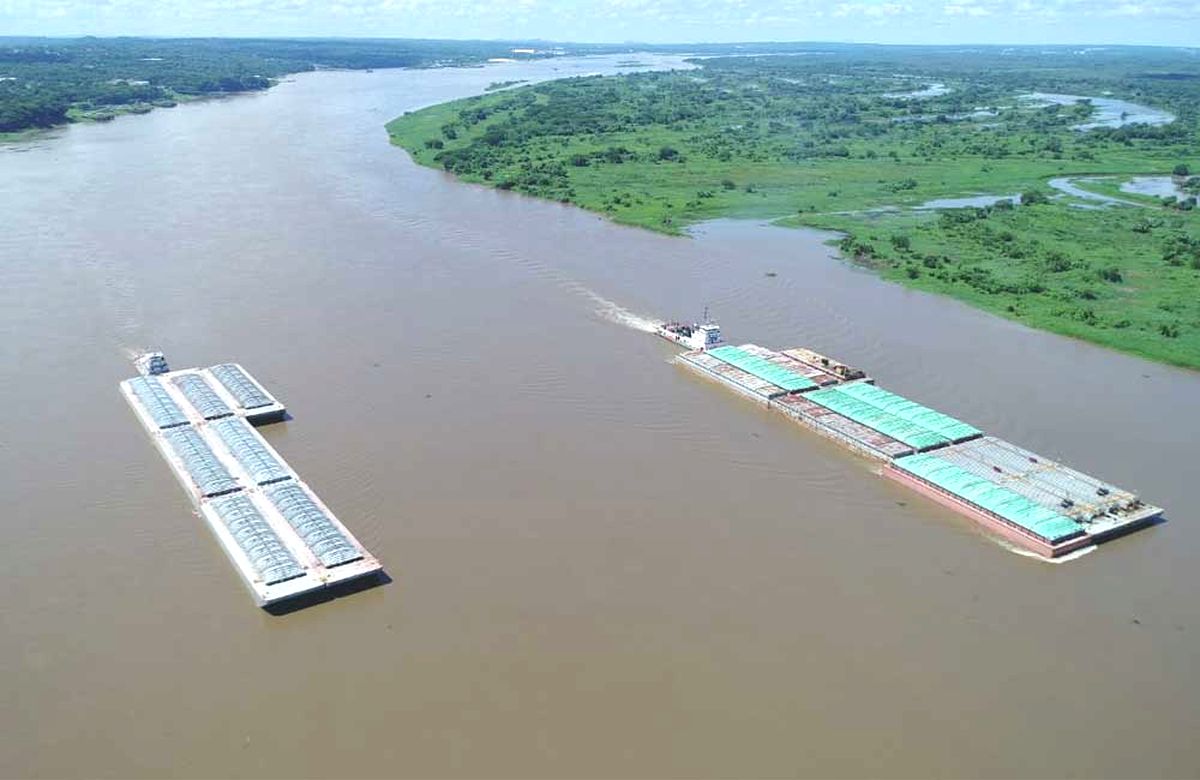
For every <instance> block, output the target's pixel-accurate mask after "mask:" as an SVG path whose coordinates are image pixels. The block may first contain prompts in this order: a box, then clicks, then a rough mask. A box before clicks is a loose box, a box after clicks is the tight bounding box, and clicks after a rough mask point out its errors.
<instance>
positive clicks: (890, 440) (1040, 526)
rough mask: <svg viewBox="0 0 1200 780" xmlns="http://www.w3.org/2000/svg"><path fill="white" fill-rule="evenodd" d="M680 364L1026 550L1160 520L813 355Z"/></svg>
mask: <svg viewBox="0 0 1200 780" xmlns="http://www.w3.org/2000/svg"><path fill="white" fill-rule="evenodd" d="M677 360H678V362H679V363H680V364H681V365H683V366H684V367H686V368H689V369H691V370H692V371H695V372H697V373H699V374H701V375H703V376H705V377H707V378H709V379H713V380H715V381H717V382H720V383H721V384H723V385H725V386H726V387H728V388H730V389H732V390H734V391H735V392H737V393H739V394H740V395H743V396H745V397H747V398H750V399H752V400H754V401H757V402H759V403H762V404H765V405H766V406H767V407H768V408H770V409H774V410H776V411H779V412H781V413H783V414H785V415H786V416H787V417H788V418H790V419H792V420H794V421H796V422H797V423H800V424H801V425H804V426H805V427H807V428H809V429H810V430H812V431H815V432H817V433H819V434H821V435H822V436H825V437H827V438H830V439H833V440H834V441H837V442H838V443H840V444H842V445H843V446H845V447H848V448H849V449H851V450H854V451H855V452H857V453H859V454H861V455H865V456H867V457H869V458H873V459H875V460H878V461H881V462H882V463H883V464H884V466H883V474H884V475H885V476H887V477H889V478H891V479H893V480H895V481H897V482H899V483H901V484H903V485H906V486H908V487H910V488H912V489H914V490H916V491H917V492H919V493H921V494H923V495H925V496H928V497H929V498H931V499H933V500H934V501H936V502H938V503H940V504H942V505H943V506H947V507H949V508H951V509H954V510H955V511H957V512H959V513H961V514H963V515H966V516H967V517H969V518H971V519H972V520H975V521H976V522H977V523H979V524H980V525H981V526H983V527H984V528H985V529H987V530H988V531H990V532H991V533H993V534H995V535H997V536H1000V537H1003V538H1004V539H1006V540H1008V541H1010V542H1013V543H1015V544H1017V545H1019V546H1021V547H1023V548H1025V549H1027V550H1032V551H1033V552H1035V553H1037V554H1039V555H1042V556H1045V557H1047V558H1057V557H1060V556H1062V555H1066V554H1068V553H1071V552H1074V551H1077V550H1080V549H1082V548H1085V547H1089V546H1092V545H1095V544H1097V543H1099V542H1102V541H1105V540H1108V539H1112V538H1114V537H1117V536H1121V535H1123V534H1126V533H1129V532H1131V531H1134V530H1137V529H1139V528H1143V527H1145V526H1147V525H1151V524H1153V523H1154V522H1155V521H1156V520H1158V519H1159V518H1160V517H1161V515H1162V513H1163V510H1162V509H1161V508H1160V507H1157V506H1152V505H1149V504H1145V503H1143V502H1142V501H1141V499H1139V498H1138V497H1137V496H1136V495H1135V494H1133V493H1132V492H1130V491H1128V490H1124V489H1121V488H1118V487H1116V486H1115V485H1111V484H1109V483H1107V482H1104V481H1102V480H1099V479H1096V478H1095V477H1091V476H1088V475H1086V474H1083V473H1082V472H1079V471H1076V470H1075V469H1072V468H1069V467H1067V466H1064V465H1062V464H1061V463H1058V462H1056V461H1054V460H1052V459H1050V458H1046V457H1043V456H1041V455H1038V454H1036V453H1034V452H1030V451H1029V450H1026V449H1024V448H1022V447H1019V446H1018V445H1016V444H1012V443H1011V442H1007V441H1004V440H1003V439H999V438H996V437H995V436H989V435H987V434H985V433H984V432H983V431H981V430H979V429H978V428H976V427H974V426H972V425H970V424H969V423H966V422H963V421H962V420H958V419H955V418H953V417H951V416H949V415H946V414H943V413H941V412H938V411H936V410H934V409H930V408H929V407H927V406H923V405H921V404H918V403H916V402H915V401H911V400H909V399H907V398H904V397H903V396H900V395H897V394H895V393H892V392H889V391H887V390H885V389H883V388H882V387H879V386H878V385H877V384H876V383H875V380H874V379H872V378H870V377H869V376H867V375H866V373H865V372H863V371H862V370H861V369H857V368H853V367H851V366H849V365H847V364H844V363H841V362H839V361H836V360H833V359H831V358H828V357H825V356H824V355H821V354H820V353H817V352H813V351H812V350H810V349H805V348H794V349H786V350H782V351H779V352H776V351H774V350H770V349H766V348H764V347H760V346H758V345H756V344H743V345H741V346H740V347H734V346H728V345H727V346H722V347H718V348H716V349H708V350H693V351H689V352H685V353H683V354H681V355H679V356H678V358H677Z"/></svg>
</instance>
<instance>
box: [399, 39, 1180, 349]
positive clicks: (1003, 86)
mask: <svg viewBox="0 0 1200 780" xmlns="http://www.w3.org/2000/svg"><path fill="white" fill-rule="evenodd" d="M750 59H751V58H743V59H737V58H733V59H729V60H719V61H715V62H714V61H709V63H708V64H707V65H706V66H705V67H704V68H703V69H702V70H699V71H690V72H674V73H648V74H628V75H623V76H616V77H608V78H588V79H573V80H568V81H560V82H550V83H547V84H542V85H537V86H533V87H524V88H519V89H515V90H507V91H504V92H501V93H492V94H489V95H486V96H483V97H479V98H470V99H467V100H462V101H455V102H452V103H447V104H443V105H439V106H433V107H431V108H428V109H424V110H422V111H418V112H415V113H412V114H407V115H405V116H403V117H400V118H398V119H396V120H394V121H393V122H391V123H389V125H388V132H389V134H390V136H391V140H392V142H393V143H395V144H397V145H399V146H402V147H403V148H405V149H406V150H407V151H408V152H409V153H410V154H411V155H412V156H413V158H414V159H415V160H416V161H417V162H419V163H421V164H424V165H430V166H434V167H441V168H444V169H446V170H448V171H450V172H452V173H454V174H456V175H458V176H459V177H461V178H463V179H464V180H467V181H474V182H479V183H484V184H488V185H491V186H495V187H500V188H504V189H513V190H516V191H520V192H525V193H528V194H532V195H536V196H539V197H544V198H552V199H555V200H560V201H564V202H571V203H575V204H577V205H579V206H581V207H583V208H586V209H590V210H592V211H596V212H599V213H602V214H606V215H608V216H609V217H610V218H612V219H613V220H614V221H617V222H620V223H624V224H630V225H637V226H641V227H644V228H648V229H651V230H658V231H663V232H668V233H679V232H681V231H683V230H685V229H686V227H687V226H688V225H690V224H694V223H696V222H700V221H703V220H707V219H712V218H716V217H752V218H767V219H773V220H780V221H781V222H782V223H783V224H789V225H797V226H799V225H806V226H814V227H821V228H827V229H835V230H838V231H841V232H842V233H844V234H846V236H847V238H846V239H845V240H844V241H842V244H841V246H842V251H843V253H844V254H845V255H846V256H847V257H849V258H851V259H853V260H855V261H857V262H860V263H862V264H864V265H868V266H870V267H872V268H875V269H877V270H878V271H879V273H881V274H882V275H883V276H884V277H885V278H888V279H891V280H895V281H897V282H900V283H903V284H906V285H909V286H912V287H917V288H920V289H925V290H931V291H934V292H938V293H942V294H946V295H951V296H954V297H956V298H959V299H962V300H964V301H967V302H968V303H970V304H972V305H975V306H978V307H980V308H983V309H986V310H988V311H991V312H995V313H997V314H1000V315H1002V316H1006V317H1010V318H1013V319H1016V320H1019V321H1021V322H1024V323H1026V324H1029V325H1031V326H1034V327H1038V328H1043V329H1047V330H1052V331H1055V332H1058V333H1063V334H1066V335H1069V336H1074V337H1077V338H1081V339H1086V340H1088V341H1092V342H1095V343H1098V344H1102V345H1105V346H1108V347H1112V348H1114V349H1120V350H1124V351H1127V352H1131V353H1135V354H1138V355H1142V356H1145V357H1148V358H1151V359H1154V360H1159V361H1165V362H1169V363H1174V364H1177V365H1181V366H1188V367H1192V368H1200V211H1197V210H1195V209H1192V210H1180V209H1179V208H1167V207H1164V206H1163V205H1162V204H1161V203H1160V202H1159V201H1158V200H1156V199H1154V198H1148V197H1142V196H1136V195H1128V194H1126V193H1121V192H1120V191H1119V185H1120V183H1121V182H1122V181H1124V180H1125V179H1127V178H1129V177H1130V176H1132V175H1134V174H1167V173H1170V172H1171V170H1172V169H1173V167H1174V166H1176V165H1178V164H1180V163H1181V162H1190V163H1192V166H1191V167H1192V168H1193V169H1195V168H1200V153H1198V151H1197V148H1198V147H1197V132H1196V115H1195V111H1196V106H1197V105H1200V101H1195V100H1194V98H1195V97H1197V95H1196V93H1197V91H1198V87H1197V85H1198V84H1200V81H1197V82H1192V81H1190V80H1188V79H1182V78H1181V79H1172V80H1166V81H1163V82H1159V81H1156V80H1154V79H1146V83H1145V84H1137V85H1136V89H1135V90H1134V92H1133V93H1131V94H1129V95H1128V97H1129V99H1135V98H1136V99H1139V100H1142V101H1144V102H1146V103H1149V104H1152V105H1154V106H1156V107H1162V108H1166V109H1168V110H1170V111H1172V112H1174V113H1176V114H1177V116H1178V119H1177V120H1176V121H1175V122H1173V123H1172V124H1170V125H1167V126H1164V127H1147V126H1133V127H1124V128H1116V129H1103V130H1099V131H1091V132H1080V131H1077V130H1074V129H1072V125H1073V124H1077V123H1079V122H1081V121H1084V120H1085V119H1086V118H1087V117H1088V116H1089V115H1090V114H1091V108H1090V106H1087V105H1072V106H1051V107H1041V106H1031V105H1028V104H1026V103H1025V102H1023V101H1022V100H1021V99H1020V98H1018V97H1017V95H1018V94H1019V93H1020V91H1021V90H1023V89H1027V87H1025V85H1026V84H1029V83H1030V82H1034V83H1033V84H1032V87H1036V88H1041V87H1040V85H1039V83H1038V82H1037V81H1036V79H1038V78H1040V79H1043V82H1042V83H1045V84H1046V87H1045V88H1046V89H1054V90H1057V91H1068V90H1071V91H1074V93H1075V94H1098V93H1100V92H1102V91H1115V90H1113V89H1110V88H1112V87H1118V86H1121V87H1124V88H1125V89H1126V90H1127V91H1128V90H1129V82H1130V78H1131V76H1130V71H1129V68H1130V67H1131V66H1130V65H1128V64H1124V63H1122V62H1116V63H1112V64H1111V65H1110V66H1109V67H1108V68H1107V69H1106V68H1104V67H1101V68H1096V67H1089V68H1087V69H1081V70H1080V71H1079V72H1075V71H1065V72H1055V73H1054V74H1053V78H1052V79H1051V78H1050V77H1048V76H1046V74H1045V73H1044V72H1042V71H1043V70H1044V68H1043V69H1042V70H1039V71H1037V73H1032V74H1031V73H1030V72H1029V70H1028V69H1030V68H1032V67H1033V66H1032V65H1030V64H1029V63H1028V62H1022V63H1020V64H1019V67H1015V68H1013V69H1012V70H1011V72H1009V71H997V70H996V69H995V68H991V69H989V68H987V63H982V64H981V63H977V62H973V61H972V62H970V63H963V62H961V61H954V62H952V63H947V64H945V65H943V68H944V70H943V71H940V72H931V73H929V75H928V76H927V77H925V78H921V77H918V76H907V77H903V78H901V77H896V76H893V75H891V73H892V72H895V71H894V70H893V69H896V68H898V67H899V66H900V65H898V64H896V63H882V64H879V65H878V66H872V65H871V64H870V63H867V64H864V63H862V62H859V61H853V62H850V63H847V64H846V65H844V66H839V65H838V64H837V63H829V62H823V63H821V65H820V66H819V67H818V66H816V65H813V64H812V60H803V59H802V58H781V59H780V61H776V58H753V61H749V60H750ZM1151 64H1155V63H1151ZM831 65H832V66H834V67H832V68H831V67H830V66H831ZM1185 66H1187V63H1184V64H1181V65H1179V67H1180V68H1183V67H1185ZM839 67H840V68H842V70H841V71H839V70H838V68H839ZM904 67H905V70H904V72H906V73H913V72H914V71H917V70H918V68H919V67H921V66H919V65H917V64H914V63H907V64H904ZM1137 67H1139V68H1146V67H1148V65H1147V64H1146V63H1137ZM1191 67H1195V66H1191ZM964 68H966V69H967V70H965V71H964V70H963V69H964ZM980 68H984V69H986V75H985V74H984V73H981V72H979V69H980ZM831 70H832V71H834V72H835V73H840V74H841V75H840V76H838V77H837V78H834V77H832V76H831V75H830V72H829V71H831ZM881 71H885V72H886V75H881ZM935 79H936V80H937V81H940V82H945V83H947V84H951V85H952V91H951V92H950V93H949V94H948V95H945V96H939V97H936V98H933V99H930V100H921V101H915V100H908V99H902V98H893V97H887V95H888V94H889V90H892V89H905V88H909V89H911V88H919V87H920V86H921V84H922V83H927V82H928V81H932V80H935ZM1197 79H1200V73H1198V74H1197ZM1018 84H1019V85H1021V90H1014V85H1018ZM1085 90H1088V91H1085ZM1118 94H1119V93H1118ZM981 106H983V107H987V108H988V113H978V112H979V107H981ZM1060 176H1072V177H1075V176H1105V177H1108V178H1105V179H1103V180H1101V181H1097V182H1088V183H1086V184H1085V185H1083V186H1085V187H1086V188H1087V189H1089V190H1091V191H1094V192H1101V193H1105V194H1112V195H1115V196H1118V197H1123V198H1125V199H1127V200H1130V201H1134V202H1137V203H1141V204H1144V205H1141V206H1116V207H1108V208H1103V209H1096V208H1087V206H1088V205H1089V204H1088V203H1087V202H1086V201H1082V200H1078V199H1075V198H1070V197H1065V196H1059V195H1057V194H1056V193H1054V192H1053V191H1052V190H1050V189H1049V188H1048V187H1047V185H1046V182H1047V181H1048V180H1049V179H1052V178H1054V177H1060ZM1031 192H1032V193H1040V194H1042V195H1045V196H1048V199H1047V200H1046V201H1045V202H1038V203H1036V204H1029V205H1020V206H1017V207H1015V208H986V209H974V208H970V209H956V210H952V211H950V212H947V213H940V212H936V211H926V210H917V209H914V208H913V207H915V206H919V205H920V204H922V203H924V202H926V201H928V200H931V199H934V198H951V197H961V196H971V195H979V194H992V195H997V196H999V195H1014V194H1018V193H1031ZM1036 199H1037V200H1042V199H1041V198H1036ZM1185 208H1186V207H1185Z"/></svg>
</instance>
